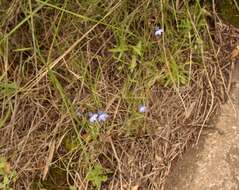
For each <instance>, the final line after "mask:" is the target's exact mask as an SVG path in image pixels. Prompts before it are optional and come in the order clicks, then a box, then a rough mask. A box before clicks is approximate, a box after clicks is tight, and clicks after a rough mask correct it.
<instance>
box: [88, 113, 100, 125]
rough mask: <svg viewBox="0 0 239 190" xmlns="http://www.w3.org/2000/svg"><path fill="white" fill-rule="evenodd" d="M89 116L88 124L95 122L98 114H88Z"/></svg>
mask: <svg viewBox="0 0 239 190" xmlns="http://www.w3.org/2000/svg"><path fill="white" fill-rule="evenodd" d="M89 115H90V119H89V121H90V123H95V122H97V119H98V114H97V113H89Z"/></svg>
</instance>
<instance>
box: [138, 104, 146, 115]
mask: <svg viewBox="0 0 239 190" xmlns="http://www.w3.org/2000/svg"><path fill="white" fill-rule="evenodd" d="M146 111H147V107H146V106H144V105H140V106H139V112H140V113H145V112H146Z"/></svg>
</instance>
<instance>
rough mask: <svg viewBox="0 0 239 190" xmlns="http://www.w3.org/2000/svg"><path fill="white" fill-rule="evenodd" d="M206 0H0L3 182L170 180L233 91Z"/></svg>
mask: <svg viewBox="0 0 239 190" xmlns="http://www.w3.org/2000/svg"><path fill="white" fill-rule="evenodd" d="M211 6H214V5H206V4H202V3H200V2H199V1H198V0H195V1H188V0H87V1H86V0H11V1H8V0H2V1H0V21H1V22H0V24H1V28H0V135H1V138H0V156H1V157H0V187H2V188H5V189H10V188H13V189H16V190H20V189H48V190H53V189H58V190H61V189H62V190H63V189H70V190H74V189H89V190H90V189H121V190H122V189H133V188H134V189H138V188H142V189H148V190H153V189H154V190H156V189H157V190H158V189H163V186H164V184H165V180H166V179H167V176H168V174H169V172H170V170H171V166H172V163H173V161H175V160H176V159H177V158H178V157H179V156H181V155H182V154H183V152H184V151H185V150H186V149H187V147H188V146H189V145H190V144H192V143H194V142H196V141H197V140H198V138H199V137H200V134H201V132H202V131H203V129H204V128H208V127H211V122H210V121H212V119H213V118H214V116H215V115H216V114H217V112H218V108H219V105H220V102H223V101H225V99H226V97H227V94H226V92H227V90H228V88H229V87H228V84H229V83H228V79H229V76H230V66H231V63H230V61H228V57H225V56H224V55H225V52H226V51H227V50H228V49H230V47H231V45H232V44H229V41H226V40H225V41H223V40H222V39H225V38H222V37H223V31H224V29H225V28H224V27H223V24H222V23H220V20H219V18H218V17H217V16H216V12H214V11H213V9H212V8H211ZM218 23H219V24H218ZM157 27H158V28H157ZM159 29H162V30H160V31H161V32H157V33H155V32H156V30H159ZM155 34H156V35H155ZM222 42H223V44H224V45H225V47H227V48H222V47H224V46H222ZM229 45H230V47H229ZM225 63H226V64H225ZM142 106H143V107H142ZM94 114H95V115H94ZM102 114H104V115H103V116H104V117H103V116H102ZM92 116H94V118H91V117H92ZM97 118H98V119H97ZM99 118H100V119H99ZM90 119H91V120H90ZM91 121H92V122H91ZM1 179H2V180H1ZM1 181H2V182H1Z"/></svg>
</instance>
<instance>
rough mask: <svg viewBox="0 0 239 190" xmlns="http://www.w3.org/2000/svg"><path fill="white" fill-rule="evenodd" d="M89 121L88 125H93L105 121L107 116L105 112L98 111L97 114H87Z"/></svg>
mask: <svg viewBox="0 0 239 190" xmlns="http://www.w3.org/2000/svg"><path fill="white" fill-rule="evenodd" d="M89 117H90V118H89V121H90V123H95V122H104V121H106V120H107V118H108V117H109V115H108V114H107V113H106V112H103V111H99V112H98V113H91V112H90V113H89Z"/></svg>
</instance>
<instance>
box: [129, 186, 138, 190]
mask: <svg viewBox="0 0 239 190" xmlns="http://www.w3.org/2000/svg"><path fill="white" fill-rule="evenodd" d="M138 189H139V185H135V186H133V187H132V188H131V190H138Z"/></svg>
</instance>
